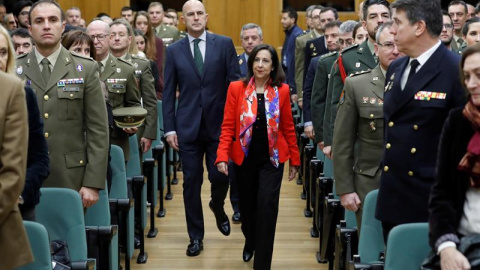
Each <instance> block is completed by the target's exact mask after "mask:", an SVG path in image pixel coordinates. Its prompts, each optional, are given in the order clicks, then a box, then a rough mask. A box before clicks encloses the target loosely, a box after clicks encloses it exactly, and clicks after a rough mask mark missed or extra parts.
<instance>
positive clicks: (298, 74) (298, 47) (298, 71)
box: [295, 5, 323, 98]
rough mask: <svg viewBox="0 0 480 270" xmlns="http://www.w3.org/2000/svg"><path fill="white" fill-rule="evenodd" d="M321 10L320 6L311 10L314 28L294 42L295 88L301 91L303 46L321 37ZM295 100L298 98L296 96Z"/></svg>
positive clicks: (303, 58)
mask: <svg viewBox="0 0 480 270" xmlns="http://www.w3.org/2000/svg"><path fill="white" fill-rule="evenodd" d="M322 8H323V7H322V6H320V5H318V6H315V8H314V9H313V10H312V15H311V16H312V22H313V26H314V28H313V29H312V31H309V32H305V33H303V34H302V35H300V36H299V37H297V39H296V40H295V87H296V88H297V89H303V78H304V76H303V73H304V72H305V70H304V61H305V45H306V44H307V41H309V40H311V39H315V38H318V37H321V36H323V29H322V26H321V25H320V11H321V10H322ZM297 92H298V91H297ZM296 98H298V94H297V97H296Z"/></svg>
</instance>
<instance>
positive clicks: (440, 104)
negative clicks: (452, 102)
mask: <svg viewBox="0 0 480 270" xmlns="http://www.w3.org/2000/svg"><path fill="white" fill-rule="evenodd" d="M420 102H421V103H420V107H422V109H443V108H445V107H446V106H447V101H446V100H444V99H430V100H422V101H420Z"/></svg>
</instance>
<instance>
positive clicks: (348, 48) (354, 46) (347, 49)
mask: <svg viewBox="0 0 480 270" xmlns="http://www.w3.org/2000/svg"><path fill="white" fill-rule="evenodd" d="M358 46H359V45H358V44H353V45H352V46H350V47H347V48H345V49H343V50H342V53H344V52H346V51H350V50H351V49H353V48H357V47H358Z"/></svg>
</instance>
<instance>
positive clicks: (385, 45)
mask: <svg viewBox="0 0 480 270" xmlns="http://www.w3.org/2000/svg"><path fill="white" fill-rule="evenodd" d="M377 45H379V46H382V47H384V48H386V49H387V50H388V51H391V50H393V49H394V48H395V47H396V46H397V45H396V44H395V43H391V42H386V43H383V44H382V43H377Z"/></svg>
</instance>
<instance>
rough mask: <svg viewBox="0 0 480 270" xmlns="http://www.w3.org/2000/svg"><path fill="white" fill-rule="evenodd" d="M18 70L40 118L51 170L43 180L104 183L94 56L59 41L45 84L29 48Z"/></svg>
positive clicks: (102, 116) (75, 185) (102, 117)
mask: <svg viewBox="0 0 480 270" xmlns="http://www.w3.org/2000/svg"><path fill="white" fill-rule="evenodd" d="M16 72H17V75H18V76H19V77H20V78H22V79H24V80H25V82H26V85H29V86H30V87H31V88H32V89H33V91H34V92H35V94H36V96H37V101H38V107H39V110H40V115H41V116H42V118H43V121H44V131H45V138H46V140H47V144H48V150H49V157H50V175H49V176H48V177H47V179H46V180H45V181H44V182H43V186H45V187H63V188H71V189H74V190H80V188H81V187H91V188H98V189H103V188H104V186H105V178H106V176H107V162H108V120H107V110H106V106H105V100H104V98H103V95H102V90H101V88H100V81H99V80H98V66H97V64H96V63H95V61H93V60H92V59H91V58H85V57H82V56H79V55H76V54H72V53H70V52H69V51H67V50H66V49H65V48H63V47H61V51H60V54H59V56H58V58H57V61H56V63H55V66H54V67H53V70H52V72H51V76H50V80H49V81H48V83H47V84H46V86H45V83H44V81H43V78H42V75H41V72H40V67H39V64H38V62H37V59H36V57H35V51H32V52H30V53H28V54H23V55H21V56H19V57H18V58H17V70H16Z"/></svg>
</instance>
